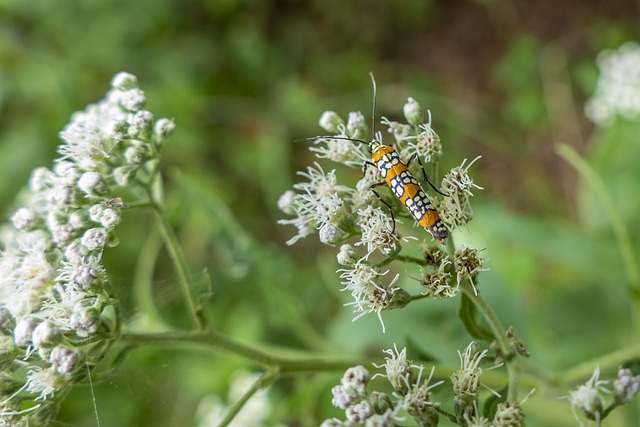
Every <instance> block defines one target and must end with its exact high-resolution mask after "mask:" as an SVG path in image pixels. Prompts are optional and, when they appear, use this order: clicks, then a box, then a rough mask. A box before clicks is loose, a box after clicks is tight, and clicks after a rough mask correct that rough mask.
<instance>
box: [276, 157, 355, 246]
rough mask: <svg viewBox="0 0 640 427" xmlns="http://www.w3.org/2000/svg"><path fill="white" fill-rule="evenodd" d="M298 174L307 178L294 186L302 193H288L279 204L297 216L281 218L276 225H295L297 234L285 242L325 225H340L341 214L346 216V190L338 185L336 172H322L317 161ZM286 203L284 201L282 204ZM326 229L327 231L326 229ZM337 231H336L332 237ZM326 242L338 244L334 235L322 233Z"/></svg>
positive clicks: (293, 240)
mask: <svg viewBox="0 0 640 427" xmlns="http://www.w3.org/2000/svg"><path fill="white" fill-rule="evenodd" d="M298 174H299V175H301V176H303V177H305V178H307V179H308V182H301V183H297V184H295V185H294V188H295V189H296V190H299V191H300V192H301V193H299V194H295V195H291V194H287V197H288V198H290V200H286V199H283V200H282V205H283V207H284V208H285V209H287V210H293V211H294V212H295V213H296V218H294V219H289V220H280V221H278V223H279V224H293V225H295V226H296V227H297V228H298V235H297V236H295V237H293V238H292V239H291V240H289V241H288V242H287V244H293V243H295V242H296V241H297V240H298V239H301V238H303V237H306V236H308V235H309V234H311V233H312V230H313V229H314V228H315V229H318V230H320V229H322V228H323V227H324V226H325V225H326V224H332V225H333V226H334V227H338V228H339V224H340V221H341V219H342V218H343V217H346V216H348V211H347V206H346V204H345V200H344V198H343V193H345V192H346V191H347V190H348V189H347V188H346V187H344V186H341V185H339V184H338V181H337V179H336V176H335V171H331V172H328V173H325V171H324V170H323V169H322V167H321V166H320V165H318V164H317V163H316V164H315V168H314V167H308V168H307V172H299V173H298ZM285 203H286V204H287V205H286V206H285ZM325 231H327V230H325ZM339 234H340V233H339V232H338V230H336V233H335V234H334V235H333V236H334V237H336V236H338V235H339ZM325 238H326V239H327V242H331V243H332V244H334V243H337V241H335V240H334V239H333V238H331V237H330V236H328V235H325Z"/></svg>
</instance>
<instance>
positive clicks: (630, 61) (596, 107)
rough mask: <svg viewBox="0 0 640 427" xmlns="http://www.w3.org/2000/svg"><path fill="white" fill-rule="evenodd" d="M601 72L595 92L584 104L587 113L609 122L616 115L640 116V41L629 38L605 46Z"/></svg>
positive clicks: (605, 122) (600, 58) (603, 124)
mask: <svg viewBox="0 0 640 427" xmlns="http://www.w3.org/2000/svg"><path fill="white" fill-rule="evenodd" d="M597 62H598V68H599V70H600V76H599V78H598V83H597V85H596V90H595V93H594V94H593V96H592V97H591V98H590V99H589V101H588V102H587V104H586V105H585V112H586V114H587V116H588V117H589V118H590V119H591V120H592V121H593V122H594V123H596V124H598V125H601V126H607V125H610V124H611V123H613V121H614V118H615V117H616V116H618V115H619V116H621V117H623V118H626V119H629V120H635V119H637V118H638V117H640V66H638V65H639V64H640V44H638V43H636V42H633V41H631V42H627V43H625V44H623V45H622V46H620V47H619V48H618V49H615V50H604V51H602V52H600V53H599V54H598V58H597Z"/></svg>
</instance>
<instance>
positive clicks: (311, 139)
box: [295, 135, 369, 145]
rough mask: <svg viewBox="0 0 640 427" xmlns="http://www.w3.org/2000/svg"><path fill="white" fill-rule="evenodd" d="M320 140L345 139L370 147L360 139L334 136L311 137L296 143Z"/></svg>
mask: <svg viewBox="0 0 640 427" xmlns="http://www.w3.org/2000/svg"><path fill="white" fill-rule="evenodd" d="M318 138H326V139H343V140H345V141H351V142H359V143H360V144H364V145H369V143H368V142H367V141H364V140H362V139H358V138H348V137H346V136H333V135H329V136H326V135H318V136H311V137H309V138H299V139H296V140H295V141H296V142H298V141H315V140H316V139H318Z"/></svg>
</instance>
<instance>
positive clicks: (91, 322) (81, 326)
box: [69, 303, 100, 338]
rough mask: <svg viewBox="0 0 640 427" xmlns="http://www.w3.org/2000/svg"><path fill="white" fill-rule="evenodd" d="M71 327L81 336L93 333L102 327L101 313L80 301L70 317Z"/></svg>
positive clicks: (84, 336)
mask: <svg viewBox="0 0 640 427" xmlns="http://www.w3.org/2000/svg"><path fill="white" fill-rule="evenodd" d="M69 327H70V328H71V329H72V330H73V331H75V333H76V335H78V336H79V337H80V338H86V337H88V336H90V335H93V334H94V333H96V331H97V330H98V328H99V327H100V313H99V312H98V310H96V309H95V308H91V307H90V308H86V307H84V306H83V305H82V304H80V303H78V304H76V306H75V307H74V308H73V313H71V316H70V317H69Z"/></svg>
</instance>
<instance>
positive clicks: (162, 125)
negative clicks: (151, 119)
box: [153, 119, 176, 144]
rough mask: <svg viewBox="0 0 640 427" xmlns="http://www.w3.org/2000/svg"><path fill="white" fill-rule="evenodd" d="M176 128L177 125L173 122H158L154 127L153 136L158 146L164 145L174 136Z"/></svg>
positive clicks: (161, 120) (167, 120)
mask: <svg viewBox="0 0 640 427" xmlns="http://www.w3.org/2000/svg"><path fill="white" fill-rule="evenodd" d="M175 128H176V124H175V123H174V122H173V120H169V119H160V120H158V121H156V123H155V125H154V127H153V136H154V140H155V142H156V144H163V143H164V142H165V141H166V140H167V139H168V138H169V137H170V136H171V135H172V134H173V131H174V130H175Z"/></svg>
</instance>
